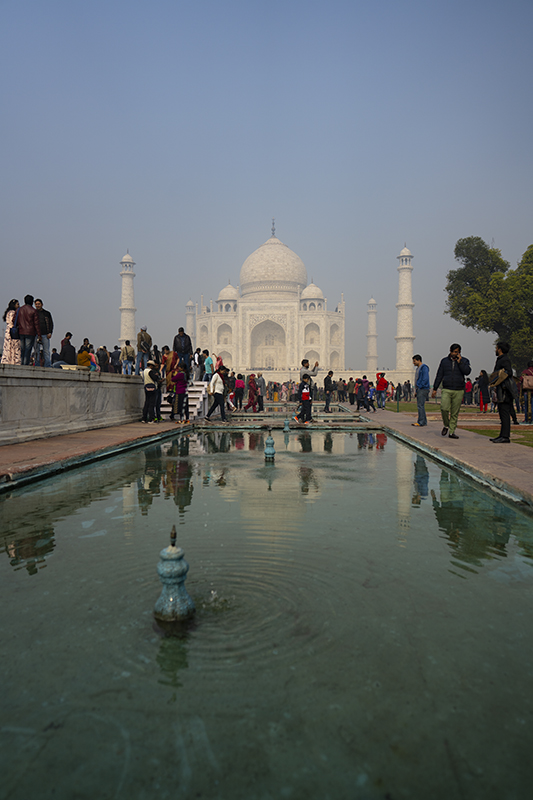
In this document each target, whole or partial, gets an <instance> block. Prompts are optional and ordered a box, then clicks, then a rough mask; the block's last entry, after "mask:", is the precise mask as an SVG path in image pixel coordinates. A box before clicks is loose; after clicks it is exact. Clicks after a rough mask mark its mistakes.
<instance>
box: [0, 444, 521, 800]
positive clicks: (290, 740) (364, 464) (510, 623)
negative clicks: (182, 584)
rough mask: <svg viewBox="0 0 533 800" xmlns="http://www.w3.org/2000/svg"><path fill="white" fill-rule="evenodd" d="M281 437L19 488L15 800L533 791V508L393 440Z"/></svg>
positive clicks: (2, 583)
mask: <svg viewBox="0 0 533 800" xmlns="http://www.w3.org/2000/svg"><path fill="white" fill-rule="evenodd" d="M273 435H274V439H275V443H276V444H275V446H276V451H277V454H276V461H275V464H274V465H273V466H271V465H265V462H264V458H263V453H262V451H263V448H264V442H265V435H264V434H263V433H262V432H260V431H255V432H249V433H248V432H240V433H237V434H235V433H230V431H228V430H225V431H216V430H213V431H209V432H208V433H206V434H203V433H200V434H194V435H191V436H182V437H181V438H178V439H176V440H175V441H172V442H166V443H163V444H162V445H161V446H158V447H150V448H147V449H145V450H137V451H132V452H131V453H129V454H125V455H121V456H120V457H117V458H116V459H113V460H108V461H105V462H101V463H100V464H98V465H93V466H90V467H85V468H81V469H79V470H76V471H73V472H70V473H67V474H65V475H63V476H58V477H56V478H53V479H50V480H48V481H43V482H41V483H39V484H35V485H32V486H30V487H27V488H25V489H23V490H20V491H17V492H15V493H13V495H12V496H11V497H4V498H2V500H0V513H1V515H2V516H1V519H2V536H1V537H0V630H1V633H2V635H1V637H0V663H1V664H2V676H3V681H2V694H1V699H0V743H1V747H0V775H1V780H0V797H1V798H2V800H4V798H9V800H28V798H39V800H40V798H43V799H44V798H47V799H48V798H50V800H52V798H54V800H55V799H56V798H60V799H61V800H63V798H64V799H65V800H67V799H68V800H70V798H87V800H89V799H90V800H93V799H94V798H128V800H130V799H131V798H135V799H137V798H138V799H139V800H144V799H145V798H146V800H148V798H158V799H159V798H224V799H225V798H239V799H240V798H247V799H248V798H250V799H253V798H258V799H261V800H263V798H264V799H265V800H266V799H267V798H268V799H270V798H298V799H299V798H331V800H338V798H356V799H359V798H361V799H365V798H372V799H374V798H380V799H382V800H397V799H398V798H447V799H448V798H460V799H461V800H462V799H463V798H480V800H481V799H483V800H486V799H487V798H489V799H492V798H494V800H501V798H505V800H514V798H516V800H523V798H525V797H529V796H530V795H531V782H532V778H533V769H532V766H531V755H530V754H531V749H532V746H533V732H532V721H533V695H532V692H531V687H532V679H533V644H532V637H531V629H532V622H533V602H532V601H533V522H532V521H531V519H530V518H528V517H525V516H523V515H522V514H520V513H519V512H518V511H516V510H515V509H514V508H512V507H511V506H510V505H507V504H505V503H503V502H502V501H500V500H499V499H497V498H496V497H494V496H491V495H489V494H487V493H484V492H481V491H479V490H478V489H476V488H475V487H474V486H473V485H472V484H471V483H469V482H468V481H466V480H463V479H462V478H460V477H459V476H458V475H457V474H454V473H450V472H448V471H445V470H443V469H441V468H440V467H439V466H437V465H435V464H434V463H432V462H431V461H429V460H426V459H424V458H422V457H421V456H420V455H417V454H416V453H413V452H412V451H410V450H409V449H407V448H406V447H404V446H403V445H401V444H398V443H396V442H395V441H392V440H391V439H389V440H388V441H387V439H386V437H384V436H383V435H379V436H376V434H363V433H359V434H357V433H355V432H354V433H353V434H348V433H325V432H311V431H302V432H291V433H290V434H287V435H284V434H283V433H282V432H279V431H277V432H274V434H273ZM173 524H176V527H177V530H178V544H179V545H180V546H181V547H182V548H183V549H184V551H185V557H186V559H187V561H188V562H189V564H190V573H189V578H188V580H187V587H188V589H189V592H190V593H191V595H192V596H193V598H194V600H195V602H196V605H197V609H198V610H197V614H196V619H195V622H194V625H193V627H192V628H191V629H190V631H189V632H188V634H187V635H186V636H185V637H184V638H182V639H163V638H161V637H160V636H159V635H158V634H157V633H156V632H155V630H154V629H153V627H152V617H151V612H152V608H153V605H154V603H155V600H156V598H157V596H158V594H159V591H160V584H159V581H158V578H157V573H156V564H157V560H158V555H159V551H160V550H161V549H162V548H163V547H166V545H167V544H168V541H169V533H170V529H171V527H172V525H173Z"/></svg>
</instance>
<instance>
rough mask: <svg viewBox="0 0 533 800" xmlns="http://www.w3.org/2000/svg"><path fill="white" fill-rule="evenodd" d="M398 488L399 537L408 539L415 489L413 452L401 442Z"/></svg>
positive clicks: (399, 445) (397, 476)
mask: <svg viewBox="0 0 533 800" xmlns="http://www.w3.org/2000/svg"><path fill="white" fill-rule="evenodd" d="M396 488H397V491H398V539H399V540H400V541H401V542H402V541H403V542H405V541H407V537H406V534H407V531H408V530H409V528H410V527H411V494H412V490H413V454H412V452H411V450H409V448H407V447H405V445H403V444H401V443H400V442H397V443H396Z"/></svg>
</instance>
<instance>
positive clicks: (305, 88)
mask: <svg viewBox="0 0 533 800" xmlns="http://www.w3.org/2000/svg"><path fill="white" fill-rule="evenodd" d="M532 29H533V3H532V2H531V0H523V1H522V0H507V2H505V3H504V2H502V1H501V0H498V2H495V1H494V0H475V1H474V0H460V1H459V0H443V2H439V3H437V2H431V0H416V1H415V0H403V1H402V0H377V1H376V2H373V3H368V2H365V3H360V2H355V0H354V1H352V2H347V1H342V0H329V1H328V2H324V1H322V2H315V1H314V0H283V2H278V0H272V1H271V2H269V3H259V2H255V0H226V1H225V2H222V0H195V2H193V3H190V2H188V3H185V2H181V1H180V0H150V2H147V1H146V0H142V1H139V0H127V2H126V0H91V1H90V2H81V1H80V0H62V1H59V0H39V1H38V2H35V1H32V0H16V1H15V2H13V0H3V1H2V3H1V5H0V58H1V61H2V64H1V68H2V77H3V80H2V101H1V102H2V115H1V116H2V125H1V135H2V155H3V159H2V160H3V169H2V189H3V191H2V207H1V216H2V227H3V232H2V237H1V245H0V248H1V250H0V253H1V263H2V272H1V274H2V296H3V300H2V303H3V308H5V307H6V306H7V302H8V301H9V300H10V299H11V298H12V297H16V298H18V299H19V300H22V298H23V296H24V295H25V294H26V293H28V292H29V293H31V294H34V295H35V296H37V297H38V296H40V297H42V298H43V301H44V305H45V308H48V309H49V310H50V311H51V312H52V314H53V316H54V320H55V324H56V328H57V330H56V333H57V335H55V334H54V339H53V344H54V345H56V346H58V345H59V341H60V339H61V338H62V336H63V335H64V333H65V331H66V330H67V329H70V330H72V331H73V333H74V344H75V345H76V346H79V345H80V344H81V341H82V338H83V337H84V336H88V337H89V338H90V339H91V341H92V342H93V344H94V345H95V346H99V345H101V344H106V345H107V346H108V347H112V346H113V345H114V344H115V343H116V342H117V340H118V336H119V325H120V320H119V312H118V307H119V304H120V290H121V283H120V275H119V272H120V265H119V262H120V260H121V258H122V256H123V255H124V253H125V252H126V248H129V251H130V253H131V255H132V257H133V258H134V260H135V262H136V264H137V266H136V268H135V271H136V275H137V277H136V279H135V300H136V306H137V309H138V311H137V317H136V321H137V326H138V327H140V326H141V325H142V324H146V325H147V326H148V330H149V331H150V332H151V334H152V336H153V337H154V341H155V342H156V343H157V344H158V345H159V346H162V345H163V344H166V343H168V344H171V340H172V337H173V335H174V333H175V332H176V328H177V327H178V325H180V324H184V322H185V313H184V306H185V303H186V302H187V300H188V299H189V298H192V299H193V300H195V301H197V300H198V301H199V299H200V294H201V293H202V292H203V294H204V297H205V299H206V300H209V298H211V297H212V298H213V299H214V300H216V297H217V295H218V292H219V290H220V289H221V288H222V287H223V286H224V285H225V284H226V283H227V281H228V278H230V279H231V281H232V283H233V284H234V285H236V284H237V283H238V281H239V271H240V268H241V265H242V263H243V261H244V260H245V258H246V257H247V256H248V255H249V254H250V253H251V252H252V251H253V250H255V249H256V248H257V247H258V246H259V245H260V244H262V243H263V242H264V241H265V240H266V239H268V237H269V236H270V226H271V218H272V217H275V218H276V231H277V235H278V237H279V238H280V239H281V240H282V241H283V242H284V243H285V244H287V245H288V246H289V247H290V248H292V249H293V250H294V251H295V252H296V253H298V255H299V256H300V257H301V258H302V260H303V261H304V263H305V265H306V267H307V272H308V276H309V280H311V278H314V280H315V283H317V284H318V285H319V286H320V287H321V288H322V289H323V291H324V293H325V295H326V296H327V297H328V303H329V307H330V308H334V307H335V304H336V302H337V301H338V300H339V299H340V293H341V292H344V294H345V300H346V312H347V323H346V334H347V345H346V363H347V366H356V367H357V366H360V367H364V364H365V352H366V337H365V334H366V323H367V315H366V304H367V302H368V299H369V298H370V296H371V295H374V297H375V299H376V301H377V303H378V334H379V338H378V353H379V362H380V366H383V367H391V368H393V367H394V364H395V342H394V335H395V332H396V308H395V303H396V300H397V287H398V273H397V264H398V262H397V260H396V256H397V255H398V253H399V252H400V250H401V249H402V247H403V246H404V242H406V243H407V246H408V247H409V248H410V250H411V251H412V253H413V255H414V260H413V265H414V271H413V299H414V302H415V310H414V320H415V330H414V333H415V335H416V337H417V338H416V340H415V349H416V350H419V351H421V352H422V354H423V356H424V359H425V360H426V361H427V362H428V363H429V364H430V367H431V370H432V374H433V373H434V370H435V367H436V365H437V362H438V359H439V358H441V357H442V356H443V355H445V354H446V353H447V350H448V345H449V344H450V343H451V341H453V340H458V341H460V342H461V343H462V344H463V352H464V354H465V355H467V356H469V357H470V358H471V360H472V361H473V367H474V369H475V370H479V369H480V368H482V367H484V368H486V369H489V368H491V367H492V364H493V361H494V356H493V348H492V342H493V339H494V337H493V336H492V334H476V333H474V332H472V331H466V330H465V329H463V328H461V326H459V325H458V324H457V323H454V322H453V321H452V320H451V319H450V318H449V317H448V316H447V315H444V314H443V311H444V302H445V294H444V292H443V288H444V285H445V282H446V273H447V271H448V270H449V269H452V268H454V266H456V264H455V262H454V259H453V250H454V246H455V242H456V241H457V239H459V238H461V237H464V236H471V235H476V236H481V237H482V238H484V239H485V240H486V241H488V242H489V243H490V242H492V241H494V244H495V246H496V247H498V248H500V249H501V250H502V254H503V256H504V257H505V258H506V259H507V260H508V261H510V262H511V266H513V267H514V266H516V262H517V261H518V260H519V258H520V257H521V255H522V253H523V252H524V251H525V250H526V248H527V247H528V245H530V244H532V243H533V231H532V228H531V209H532V197H531V191H532V189H531V187H532V185H533V183H532V151H533V147H532V141H533V102H532V101H533V98H532V89H531V85H532V76H533V63H532V62H533V49H532V47H531V31H532ZM2 310H3V309H2ZM476 374H477V373H476Z"/></svg>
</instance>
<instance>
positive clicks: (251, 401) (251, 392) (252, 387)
mask: <svg viewBox="0 0 533 800" xmlns="http://www.w3.org/2000/svg"><path fill="white" fill-rule="evenodd" d="M250 407H251V408H252V411H253V412H254V414H255V413H256V411H257V384H256V382H255V375H254V373H253V372H252V374H251V375H250V377H249V378H248V402H247V403H246V405H245V407H244V410H245V411H248V409H249V408H250Z"/></svg>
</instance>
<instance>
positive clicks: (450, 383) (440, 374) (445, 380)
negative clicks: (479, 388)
mask: <svg viewBox="0 0 533 800" xmlns="http://www.w3.org/2000/svg"><path fill="white" fill-rule="evenodd" d="M471 372H472V367H471V366H470V361H469V360H468V359H467V358H465V357H464V356H462V357H461V361H460V363H459V362H458V361H454V360H453V359H452V358H451V357H450V356H449V355H447V356H446V358H443V359H442V361H441V362H440V364H439V368H438V370H437V374H436V375H435V383H434V384H433V388H434V389H438V388H439V386H440V385H441V383H442V388H443V389H453V390H456V391H457V390H459V389H464V388H465V375H470V373H471Z"/></svg>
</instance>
